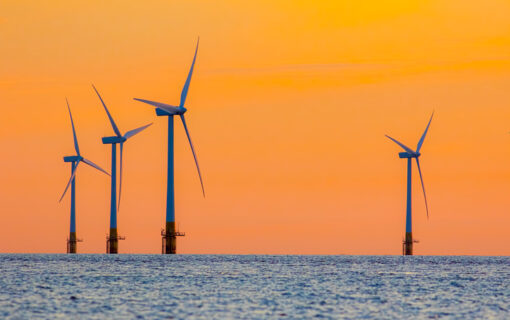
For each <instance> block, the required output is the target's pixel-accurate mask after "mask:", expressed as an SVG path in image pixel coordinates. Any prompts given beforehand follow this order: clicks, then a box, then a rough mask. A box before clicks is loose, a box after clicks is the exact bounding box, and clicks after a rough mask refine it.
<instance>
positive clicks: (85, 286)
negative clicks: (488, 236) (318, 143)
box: [0, 254, 510, 319]
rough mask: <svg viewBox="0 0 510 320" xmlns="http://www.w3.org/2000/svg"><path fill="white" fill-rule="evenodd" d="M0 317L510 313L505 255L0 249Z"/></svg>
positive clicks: (477, 315) (508, 268)
mask: <svg viewBox="0 0 510 320" xmlns="http://www.w3.org/2000/svg"><path fill="white" fill-rule="evenodd" d="M0 319H510V257H474V256H412V257H411V256H408V257H403V256H344V255H341V256H326V255H325V256H313V255H129V254H120V255H104V254H90V255H89V254H78V255H65V254H0Z"/></svg>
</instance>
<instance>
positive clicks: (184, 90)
mask: <svg viewBox="0 0 510 320" xmlns="http://www.w3.org/2000/svg"><path fill="white" fill-rule="evenodd" d="M199 43H200V38H198V40H197V47H196V49H195V55H194V56H193V62H192V63H191V68H190V69H189V73H188V78H186V83H184V87H183V88H182V92H181V103H180V104H179V106H180V107H184V103H185V102H186V97H187V96H188V90H189V84H190V82H191V76H192V75H193V68H195V61H196V59H197V52H198V44H199Z"/></svg>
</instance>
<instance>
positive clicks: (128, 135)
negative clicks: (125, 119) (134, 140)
mask: <svg viewBox="0 0 510 320" xmlns="http://www.w3.org/2000/svg"><path fill="white" fill-rule="evenodd" d="M151 125H152V122H151V123H149V124H146V125H144V126H143V127H140V128H136V129H133V130H130V131H128V132H126V134H125V135H124V138H126V139H129V138H131V137H132V136H134V135H135V134H137V133H140V132H142V131H143V130H145V129H146V128H148V127H149V126H151Z"/></svg>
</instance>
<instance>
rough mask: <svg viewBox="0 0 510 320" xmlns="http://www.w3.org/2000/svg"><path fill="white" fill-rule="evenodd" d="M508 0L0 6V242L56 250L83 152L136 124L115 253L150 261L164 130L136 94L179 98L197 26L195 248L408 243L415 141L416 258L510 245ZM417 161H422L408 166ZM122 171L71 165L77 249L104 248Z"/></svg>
mask: <svg viewBox="0 0 510 320" xmlns="http://www.w3.org/2000/svg"><path fill="white" fill-rule="evenodd" d="M509 16H510V3H509V2H508V1H496V0H488V1H483V2H479V1H426V2H420V3H418V2H409V1H363V2H353V1H330V2H328V1H322V2H319V3H317V1H257V2H243V1H173V2H168V1H144V2H143V3H142V2H138V1H137V2H134V1H133V2H129V1H109V2H108V3H104V2H102V1H83V2H67V1H46V2H39V1H32V2H30V1H3V2H2V3H0V40H1V41H0V108H1V110H2V115H1V116H0V148H1V150H2V151H1V157H0V217H1V218H2V220H3V222H2V223H0V251H1V252H63V251H64V250H65V239H66V237H67V234H68V232H69V229H68V228H69V197H68V196H66V198H65V200H64V201H63V202H62V203H60V204H59V203H58V198H59V196H60V194H61V192H62V191H63V188H64V187H65V184H66V182H67V179H68V178H69V172H70V168H69V167H68V164H66V163H64V162H63V161H62V156H64V155H71V154H72V153H73V145H72V133H71V128H70V123H69V120H68V115H67V111H66V109H65V99H64V98H65V97H66V96H67V97H68V98H69V101H70V104H71V107H72V111H73V115H74V118H75V125H76V129H77V134H78V139H79V142H80V148H81V151H82V153H83V154H84V155H85V156H86V157H88V158H90V159H91V160H92V161H94V162H96V163H98V164H99V165H101V166H102V167H103V168H105V169H107V170H109V169H110V150H109V148H108V147H107V146H104V145H102V144H101V142H100V138H101V137H102V136H105V135H111V134H112V129H111V127H110V125H109V123H108V121H107V118H106V115H105V113H104V111H103V110H102V108H101V105H100V104H99V101H98V100H97V97H95V95H94V92H93V90H92V88H91V83H94V84H95V85H96V86H97V87H98V89H99V90H100V92H101V94H102V95H103V98H104V99H105V101H106V103H107V105H108V106H109V108H110V111H111V112H112V114H113V116H114V118H115V120H116V122H117V124H118V126H119V128H120V130H121V131H123V132H125V131H127V130H130V129H133V128H135V127H137V126H140V125H143V124H145V123H147V122H154V123H155V124H154V126H152V127H151V128H149V129H147V131H146V132H143V133H141V134H140V135H139V136H136V137H135V138H133V139H132V140H130V141H129V142H128V143H127V144H126V149H125V163H124V165H125V172H124V174H125V175H124V185H123V203H122V207H121V211H120V212H119V217H118V220H119V222H118V225H119V232H120V233H121V234H122V235H125V236H126V237H127V240H125V241H123V242H121V243H120V252H125V253H126V252H133V253H157V252H159V251H160V241H161V239H160V235H159V232H160V229H161V228H162V227H163V223H164V216H165V213H164V207H165V187H166V123H165V121H164V119H162V118H156V117H155V115H154V112H153V109H152V108H149V107H147V106H144V105H142V104H140V103H136V102H134V101H133V100H132V98H133V97H140V98H146V99H152V100H157V101H165V102H168V103H171V104H176V103H177V102H178V98H179V95H180V90H181V88H182V85H183V83H184V80H185V77H186V74H187V71H188V68H189V65H190V63H191V59H192V55H193V50H194V46H195V43H196V39H197V37H198V36H200V49H199V53H198V59H197V65H196V68H195V73H194V75H193V80H192V83H191V88H190V91H189V95H188V100H187V106H186V107H187V109H188V113H187V118H188V125H189V128H190V131H191V135H192V138H193V140H194V143H195V146H196V148H197V153H198V159H199V162H200V165H201V168H202V171H203V175H204V183H205V188H206V193H207V198H206V199H203V198H202V197H201V191H200V185H199V180H198V177H197V174H196V172H195V168H194V163H193V158H192V155H191V152H190V150H189V146H187V145H186V143H187V142H186V138H185V134H184V130H183V129H182V126H181V124H176V128H175V129H176V130H175V135H176V149H175V150H176V160H175V161H176V198H177V202H176V206H177V210H176V217H177V222H178V225H179V226H180V229H181V230H182V231H185V232H186V233H187V236H186V237H185V238H183V239H179V242H178V251H179V252H182V253H289V254H290V253H297V254H340V253H346V254H399V253H400V252H401V245H400V241H401V239H402V236H403V233H404V215H405V169H406V163H405V161H404V160H401V159H399V158H398V155H397V153H398V152H399V151H400V150H399V149H398V147H397V146H396V145H394V144H393V143H391V142H390V141H388V140H387V139H386V138H385V137H384V134H390V135H392V136H393V137H395V138H397V139H399V140H401V141H402V142H404V143H406V144H408V145H410V146H411V147H414V146H415V145H416V143H417V141H418V139H419V137H420V135H421V133H422V132H423V130H424V128H425V125H426V123H427V120H428V117H429V116H430V114H431V113H432V111H433V110H435V112H436V115H435V119H434V120H433V122H432V125H431V129H430V132H429V136H428V137H427V140H426V141H425V143H424V146H423V152H422V154H423V156H422V157H421V164H422V169H423V173H424V180H425V184H426V187H427V192H428V200H429V204H430V219H429V220H428V221H427V219H426V217H425V208H424V203H423V197H422V195H421V194H420V193H419V191H420V189H419V187H420V185H419V181H418V180H417V179H416V178H417V175H416V174H415V176H414V178H415V179H414V184H413V188H414V196H413V201H414V203H413V208H414V221H413V222H414V226H413V228H414V230H413V231H414V234H415V237H416V238H417V239H419V240H420V243H419V244H418V245H417V246H416V248H415V251H416V253H418V254H483V255H506V254H509V253H510V251H509V249H508V243H510V233H509V232H508V230H509V227H510V216H509V215H508V212H509V208H510V198H509V197H508V195H509V194H510V161H508V159H509V158H510V157H509V156H510V135H509V134H508V131H510V108H509V105H510V93H509V92H510V91H509V90H508V87H509V85H510V54H509V52H510V19H508V17H509ZM415 173H416V171H415ZM108 220H109V180H108V178H107V177H105V176H102V175H101V174H98V173H96V172H95V171H94V170H92V169H90V168H86V167H83V168H80V171H79V172H78V175H77V229H78V236H79V237H80V238H84V239H85V242H83V243H80V246H79V251H80V252H97V253H102V252H104V248H105V235H106V232H107V230H108V224H109V221H108Z"/></svg>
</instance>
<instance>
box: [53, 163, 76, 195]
mask: <svg viewBox="0 0 510 320" xmlns="http://www.w3.org/2000/svg"><path fill="white" fill-rule="evenodd" d="M79 164H80V161H78V162H76V165H75V166H74V170H73V174H71V178H70V179H69V182H68V183H67V186H66V188H65V190H64V193H62V196H61V197H60V199H59V200H58V202H60V201H62V199H64V196H65V195H66V192H67V189H69V186H70V185H71V182H73V180H74V177H75V176H76V169H77V168H78V165H79Z"/></svg>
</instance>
